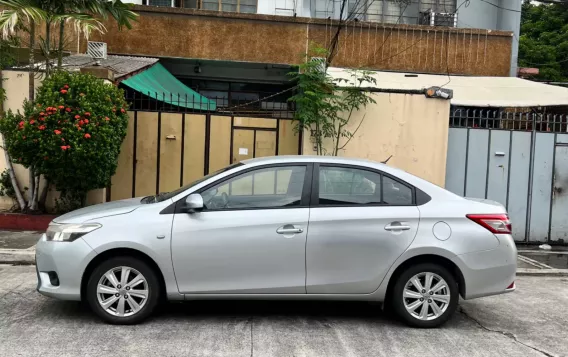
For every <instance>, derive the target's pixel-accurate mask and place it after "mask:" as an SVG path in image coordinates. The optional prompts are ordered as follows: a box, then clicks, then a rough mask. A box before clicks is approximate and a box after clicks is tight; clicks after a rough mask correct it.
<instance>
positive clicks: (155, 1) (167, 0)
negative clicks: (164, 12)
mask: <svg viewBox="0 0 568 357" xmlns="http://www.w3.org/2000/svg"><path fill="white" fill-rule="evenodd" d="M148 5H150V6H168V7H172V6H174V4H173V1H172V0H148Z"/></svg>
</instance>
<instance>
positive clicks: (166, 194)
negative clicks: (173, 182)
mask: <svg viewBox="0 0 568 357" xmlns="http://www.w3.org/2000/svg"><path fill="white" fill-rule="evenodd" d="M241 165H244V164H243V163H241V162H237V163H235V164H232V165H229V166H227V167H225V168H222V169H221V170H217V171H215V172H213V173H210V174H209V175H206V176H203V177H202V178H200V179H197V180H195V181H193V182H192V183H189V184H187V185H185V186H182V187H180V188H178V189H177V190H174V191H171V192H163V193H160V194H159V195H156V196H150V197H152V198H154V200H153V201H150V202H162V201H165V200H169V199H170V198H172V197H175V196H176V195H178V194H180V193H181V192H183V191H185V190H188V189H190V188H192V187H193V186H195V185H197V184H200V183H201V182H203V181H205V180H208V179H210V178H211V177H213V176H215V175H219V174H221V173H223V172H226V171H229V170H231V169H234V168H235V167H237V166H241Z"/></svg>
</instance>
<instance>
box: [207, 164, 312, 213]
mask: <svg viewBox="0 0 568 357" xmlns="http://www.w3.org/2000/svg"><path fill="white" fill-rule="evenodd" d="M305 175H306V167H305V166H285V167H270V168H264V169H258V170H254V171H249V172H246V173H243V174H242V175H238V176H236V177H233V178H231V179H228V180H226V181H223V182H222V183H220V184H218V185H215V186H213V187H211V188H209V189H207V190H205V191H203V192H202V193H201V195H202V196H203V202H204V204H205V208H206V209H209V210H233V209H247V208H278V207H295V206H300V204H301V200H302V192H303V189H304V178H305Z"/></svg>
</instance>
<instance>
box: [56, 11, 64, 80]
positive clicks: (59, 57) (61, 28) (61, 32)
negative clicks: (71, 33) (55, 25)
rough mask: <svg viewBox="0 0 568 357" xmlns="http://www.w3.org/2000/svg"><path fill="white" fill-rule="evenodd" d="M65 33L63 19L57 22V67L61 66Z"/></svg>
mask: <svg viewBox="0 0 568 357" xmlns="http://www.w3.org/2000/svg"><path fill="white" fill-rule="evenodd" d="M64 35H65V20H61V22H60V23H59V49H58V51H57V69H59V70H61V69H62V68H63V41H64Z"/></svg>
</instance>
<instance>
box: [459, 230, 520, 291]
mask: <svg viewBox="0 0 568 357" xmlns="http://www.w3.org/2000/svg"><path fill="white" fill-rule="evenodd" d="M496 237H497V239H498V240H499V246H498V247H497V248H495V249H490V250H484V251H480V252H473V253H467V254H461V255H458V256H456V257H454V259H452V261H453V262H454V263H455V264H456V265H457V266H458V267H459V269H460V270H461V272H462V274H463V277H464V281H465V297H464V298H465V299H474V298H478V297H482V296H489V295H497V294H504V293H509V292H512V291H515V289H516V286H515V284H514V282H515V276H516V273H517V247H516V246H515V241H514V240H513V237H512V236H511V235H506V234H499V235H496Z"/></svg>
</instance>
